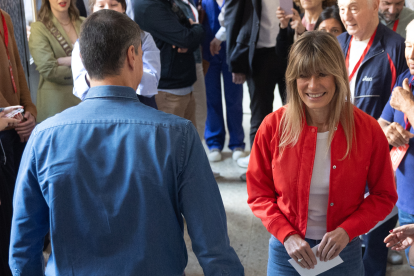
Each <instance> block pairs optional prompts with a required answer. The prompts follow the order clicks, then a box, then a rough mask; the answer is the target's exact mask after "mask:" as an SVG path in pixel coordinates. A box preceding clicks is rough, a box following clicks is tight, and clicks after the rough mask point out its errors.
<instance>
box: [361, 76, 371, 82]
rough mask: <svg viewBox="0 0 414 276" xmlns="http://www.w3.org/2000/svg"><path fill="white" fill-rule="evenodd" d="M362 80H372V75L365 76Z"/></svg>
mask: <svg viewBox="0 0 414 276" xmlns="http://www.w3.org/2000/svg"><path fill="white" fill-rule="evenodd" d="M362 81H372V77H370V78H368V77H367V76H365V77H364V79H363V80H362Z"/></svg>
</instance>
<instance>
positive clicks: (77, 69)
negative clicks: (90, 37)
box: [71, 41, 89, 101]
mask: <svg viewBox="0 0 414 276" xmlns="http://www.w3.org/2000/svg"><path fill="white" fill-rule="evenodd" d="M71 68H72V75H73V95H75V96H76V97H78V98H79V99H81V100H82V101H83V100H84V99H85V97H86V95H87V94H88V91H89V85H88V83H87V82H86V74H87V72H86V70H85V67H84V66H83V63H82V59H81V57H80V50H79V41H76V43H75V46H74V47H73V51H72V65H71Z"/></svg>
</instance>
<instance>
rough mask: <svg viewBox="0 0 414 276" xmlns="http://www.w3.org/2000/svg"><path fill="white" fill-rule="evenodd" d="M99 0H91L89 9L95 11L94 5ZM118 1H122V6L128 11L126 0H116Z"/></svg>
mask: <svg viewBox="0 0 414 276" xmlns="http://www.w3.org/2000/svg"><path fill="white" fill-rule="evenodd" d="M96 1H97V0H89V9H90V11H91V12H93V6H95V4H96ZM116 1H117V2H118V3H121V6H122V8H123V9H124V10H125V11H126V10H127V4H126V1H125V0H116Z"/></svg>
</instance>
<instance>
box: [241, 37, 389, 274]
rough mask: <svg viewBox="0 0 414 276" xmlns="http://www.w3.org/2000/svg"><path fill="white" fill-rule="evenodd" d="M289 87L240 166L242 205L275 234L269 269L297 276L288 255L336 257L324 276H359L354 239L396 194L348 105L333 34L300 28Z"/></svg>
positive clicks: (385, 164) (374, 134) (307, 263)
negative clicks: (243, 166) (243, 171)
mask: <svg viewBox="0 0 414 276" xmlns="http://www.w3.org/2000/svg"><path fill="white" fill-rule="evenodd" d="M286 87H287V95H288V104H287V105H286V106H284V107H282V108H280V109H279V110H277V111H276V112H274V113H272V114H270V115H269V116H267V117H266V119H265V120H264V121H263V123H262V125H261V126H260V129H259V131H258V132H257V135H256V139H255V141H254V144H253V148H252V152H251V156H250V163H249V168H248V170H247V190H248V194H249V198H248V203H249V206H250V208H251V209H252V211H253V213H254V214H255V215H256V216H257V217H259V218H260V219H261V220H262V222H263V224H264V225H265V227H266V228H267V230H268V231H269V232H270V233H271V234H272V237H271V239H270V243H269V261H268V275H269V276H273V275H299V274H298V273H297V272H296V271H295V269H294V268H293V267H292V266H291V265H290V263H289V262H288V260H289V259H290V258H293V260H295V261H296V262H297V263H298V264H299V265H300V266H301V267H302V268H308V269H313V268H314V267H315V265H317V263H318V262H319V261H327V260H332V259H334V258H336V257H337V256H338V255H339V256H341V258H342V260H343V261H344V262H343V263H342V264H340V265H338V266H336V267H334V268H332V269H331V270H329V272H327V273H328V274H327V275H335V276H346V275H355V276H360V275H364V267H363V264H362V254H361V246H360V240H359V238H358V236H359V235H361V234H363V233H366V232H368V231H369V230H370V229H371V228H372V227H374V226H375V224H376V223H377V222H378V221H381V220H382V219H384V218H385V216H386V215H388V214H389V213H390V211H391V210H392V208H393V206H394V204H395V202H396V200H397V194H396V191H395V186H394V176H393V171H392V169H391V161H390V155H389V150H388V143H387V140H386V138H385V136H384V134H383V133H382V130H381V128H380V126H379V125H378V123H377V122H376V120H375V119H373V118H372V117H370V116H369V115H367V114H365V113H364V112H362V111H360V110H359V109H357V108H355V107H354V106H353V105H352V103H351V102H350V89H349V83H348V72H347V69H346V67H345V61H344V57H343V54H342V50H341V47H340V45H339V43H338V41H337V39H336V38H335V36H333V35H331V34H329V33H327V32H322V31H313V32H307V33H305V34H303V35H302V36H301V37H300V38H299V39H298V40H297V41H296V42H295V43H294V45H293V46H292V49H291V52H290V55H289V65H288V69H287V71H286ZM367 183H368V187H369V190H370V192H371V195H370V196H368V197H367V199H365V200H364V192H365V187H366V184H367ZM343 194H346V195H347V197H346V198H344V197H343V196H342V195H343ZM372 210H375V212H372ZM315 246H318V249H317V252H316V254H314V253H313V251H312V250H311V248H313V247H315Z"/></svg>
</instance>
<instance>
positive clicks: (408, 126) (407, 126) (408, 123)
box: [404, 77, 414, 131]
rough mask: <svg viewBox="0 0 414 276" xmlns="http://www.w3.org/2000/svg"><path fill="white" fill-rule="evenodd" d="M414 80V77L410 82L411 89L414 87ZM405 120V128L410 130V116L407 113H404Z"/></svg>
mask: <svg viewBox="0 0 414 276" xmlns="http://www.w3.org/2000/svg"><path fill="white" fill-rule="evenodd" d="M413 80H414V77H413V78H412V79H411V81H410V84H409V85H410V90H411V87H412V83H413ZM404 122H405V130H408V131H410V128H411V123H410V122H409V121H408V117H407V115H405V114H404Z"/></svg>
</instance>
